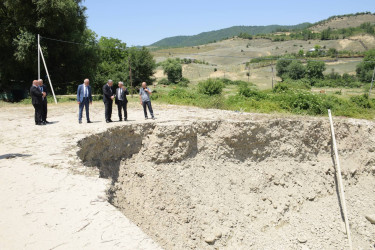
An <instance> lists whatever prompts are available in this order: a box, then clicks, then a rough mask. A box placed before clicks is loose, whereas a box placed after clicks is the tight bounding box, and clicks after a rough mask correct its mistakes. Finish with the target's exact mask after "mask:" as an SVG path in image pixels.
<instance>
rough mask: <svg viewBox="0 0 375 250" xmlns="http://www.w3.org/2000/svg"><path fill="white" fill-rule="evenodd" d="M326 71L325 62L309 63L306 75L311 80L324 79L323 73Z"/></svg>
mask: <svg viewBox="0 0 375 250" xmlns="http://www.w3.org/2000/svg"><path fill="white" fill-rule="evenodd" d="M325 70H326V64H325V62H323V61H308V62H307V65H306V74H307V76H308V77H309V78H310V79H323V78H324V75H323V72H324V71H325Z"/></svg>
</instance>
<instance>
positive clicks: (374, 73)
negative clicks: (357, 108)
mask: <svg viewBox="0 0 375 250" xmlns="http://www.w3.org/2000/svg"><path fill="white" fill-rule="evenodd" d="M374 76H375V67H374V72H372V80H371V86H370V91H369V92H368V96H369V97H370V94H371V89H372V85H373V84H374Z"/></svg>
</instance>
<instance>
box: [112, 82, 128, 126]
mask: <svg viewBox="0 0 375 250" xmlns="http://www.w3.org/2000/svg"><path fill="white" fill-rule="evenodd" d="M126 95H129V92H128V89H127V88H125V87H124V83H123V82H119V83H118V88H117V89H116V99H115V103H116V104H117V109H118V118H119V120H120V121H122V109H124V121H127V120H128V111H127V107H126V106H127V104H128V99H127V98H126Z"/></svg>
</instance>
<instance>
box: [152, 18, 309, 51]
mask: <svg viewBox="0 0 375 250" xmlns="http://www.w3.org/2000/svg"><path fill="white" fill-rule="evenodd" d="M310 26H311V24H310V23H301V24H297V25H267V26H233V27H230V28H225V29H220V30H214V31H208V32H203V33H200V34H198V35H193V36H174V37H167V38H164V39H162V40H160V41H157V42H155V43H153V44H151V45H150V46H154V47H185V46H196V45H202V44H207V43H211V42H215V41H219V40H223V39H225V38H228V37H233V36H237V35H238V34H240V33H241V32H242V33H248V34H251V35H256V34H267V33H272V32H276V31H287V30H296V29H305V28H308V27H310Z"/></svg>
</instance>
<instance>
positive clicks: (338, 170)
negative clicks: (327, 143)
mask: <svg viewBox="0 0 375 250" xmlns="http://www.w3.org/2000/svg"><path fill="white" fill-rule="evenodd" d="M328 116H329V122H330V124H331V134H332V144H333V150H334V152H335V160H336V173H337V177H338V179H339V186H340V196H341V203H342V210H343V212H344V219H345V227H346V235H347V236H348V240H349V247H350V250H352V249H353V245H352V238H351V234H350V227H349V219H348V213H347V210H346V202H345V193H344V185H343V183H342V177H341V167H340V161H339V154H338V151H337V145H336V137H335V130H334V127H333V121H332V115H331V110H330V109H328Z"/></svg>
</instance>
